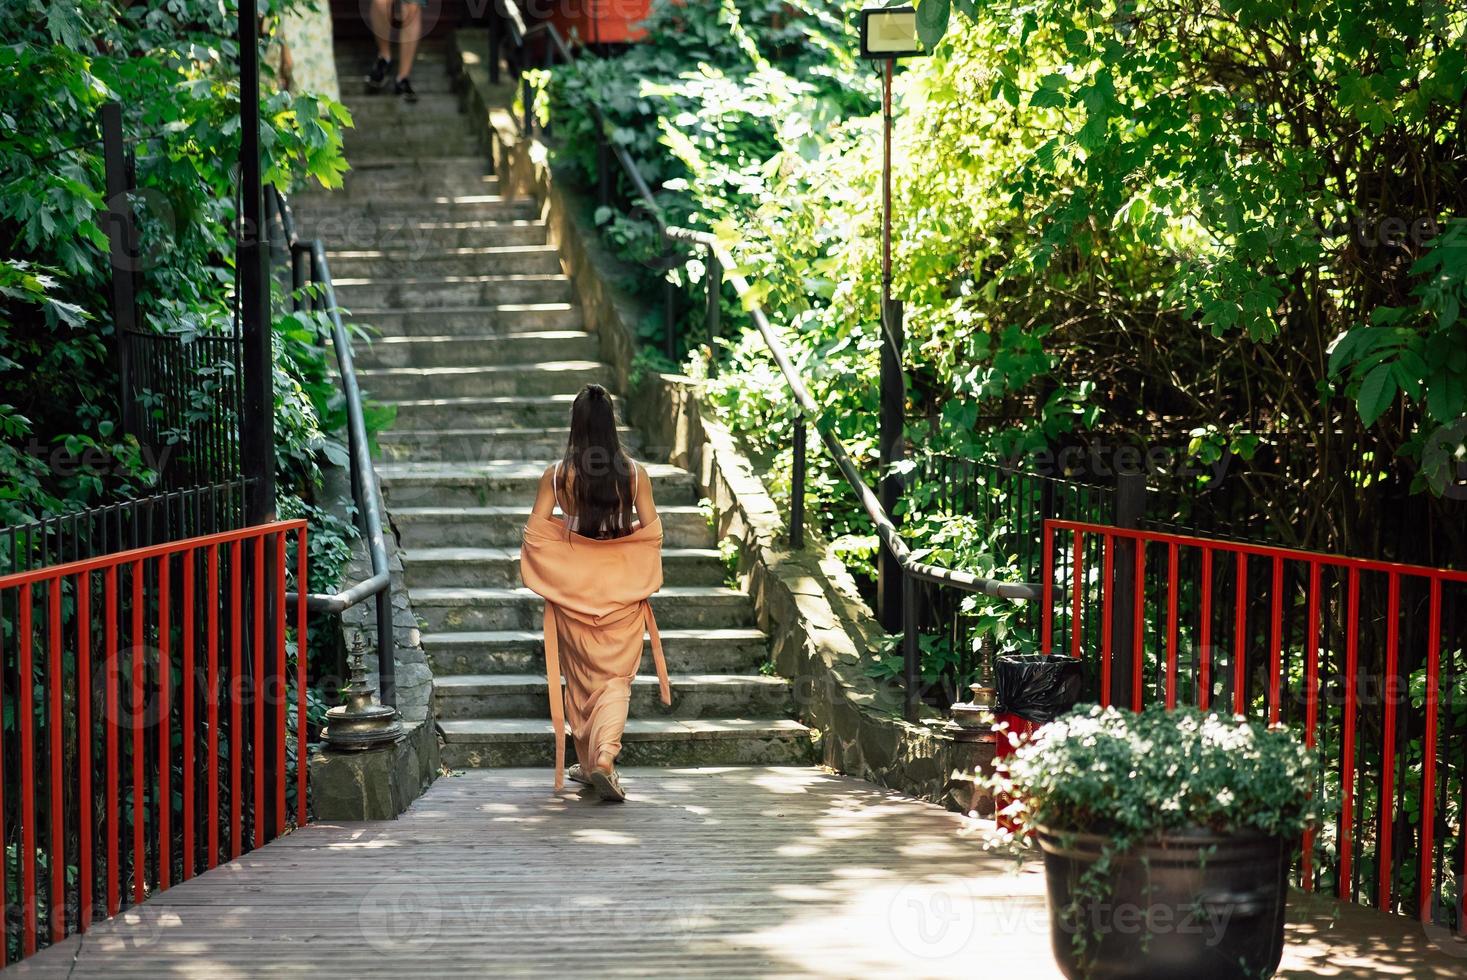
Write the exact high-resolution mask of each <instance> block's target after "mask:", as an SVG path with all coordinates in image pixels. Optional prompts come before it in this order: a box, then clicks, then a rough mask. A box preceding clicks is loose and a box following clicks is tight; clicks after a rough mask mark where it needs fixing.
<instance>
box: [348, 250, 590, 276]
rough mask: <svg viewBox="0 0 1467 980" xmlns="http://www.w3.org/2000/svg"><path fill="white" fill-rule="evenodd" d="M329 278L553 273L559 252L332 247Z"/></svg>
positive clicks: (558, 268)
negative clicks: (330, 275) (330, 276)
mask: <svg viewBox="0 0 1467 980" xmlns="http://www.w3.org/2000/svg"><path fill="white" fill-rule="evenodd" d="M327 258H328V259H329V260H330V262H331V274H332V277H333V278H335V277H338V276H339V277H341V278H343V279H375V278H385V279H391V278H395V277H398V276H405V275H407V276H417V277H423V278H432V279H438V278H448V277H451V276H482V275H499V276H503V275H555V274H558V273H559V272H560V271H561V269H560V253H559V251H557V250H556V249H554V248H552V247H551V246H549V245H480V246H474V247H471V248H441V249H422V250H412V251H410V250H405V249H366V248H362V249H333V250H332V251H331V252H330V253H329V254H328V256H327Z"/></svg>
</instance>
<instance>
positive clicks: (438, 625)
mask: <svg viewBox="0 0 1467 980" xmlns="http://www.w3.org/2000/svg"><path fill="white" fill-rule="evenodd" d="M408 597H409V598H410V599H411V600H412V604H413V612H414V613H416V614H417V617H418V620H419V621H420V623H421V624H422V627H423V629H424V630H425V631H427V632H430V633H442V632H457V631H461V630H467V631H470V632H474V631H480V630H527V629H534V628H536V627H539V626H540V625H541V623H542V617H543V614H544V608H545V603H544V600H542V599H541V598H540V597H539V596H537V595H536V594H535V593H533V592H531V591H530V590H529V589H526V588H500V589H466V588H452V589H447V588H435V589H429V588H423V589H419V588H409V589H408ZM652 612H653V615H655V616H656V617H657V624H658V626H659V627H662V626H666V627H667V628H668V629H696V628H701V627H705V626H712V627H725V626H747V625H749V624H750V623H751V622H752V621H753V618H754V605H753V603H752V602H751V601H750V599H749V597H748V596H747V595H745V594H744V593H742V592H739V591H738V590H736V589H729V588H725V587H723V586H695V585H669V586H664V587H663V588H662V590H661V591H660V592H658V593H657V594H656V595H654V596H653V597H652Z"/></svg>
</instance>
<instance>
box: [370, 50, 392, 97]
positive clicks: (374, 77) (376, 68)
mask: <svg viewBox="0 0 1467 980" xmlns="http://www.w3.org/2000/svg"><path fill="white" fill-rule="evenodd" d="M390 68H392V62H390V61H388V60H387V59H386V58H378V59H377V61H376V62H375V63H374V64H373V65H372V68H371V70H370V71H368V72H367V90H368V91H370V92H380V91H382V87H383V86H384V85H386V84H387V72H388V70H389V69H390Z"/></svg>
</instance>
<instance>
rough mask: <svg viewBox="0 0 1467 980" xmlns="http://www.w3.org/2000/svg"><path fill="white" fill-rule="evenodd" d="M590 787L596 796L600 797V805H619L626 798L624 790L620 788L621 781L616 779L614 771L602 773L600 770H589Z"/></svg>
mask: <svg viewBox="0 0 1467 980" xmlns="http://www.w3.org/2000/svg"><path fill="white" fill-rule="evenodd" d="M591 785H592V786H593V787H595V789H596V795H597V796H599V797H601V802H602V803H621V802H622V801H623V800H625V799H626V798H627V794H626V790H624V789H622V788H621V780H620V779H618V778H617V775H616V770H615V769H613V770H611V771H610V772H604V771H603V770H600V769H593V770H591Z"/></svg>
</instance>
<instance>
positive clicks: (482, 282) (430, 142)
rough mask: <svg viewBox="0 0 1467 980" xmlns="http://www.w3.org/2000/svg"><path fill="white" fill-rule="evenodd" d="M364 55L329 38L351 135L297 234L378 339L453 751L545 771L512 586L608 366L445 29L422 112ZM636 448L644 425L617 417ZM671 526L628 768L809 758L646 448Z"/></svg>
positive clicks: (420, 598)
mask: <svg viewBox="0 0 1467 980" xmlns="http://www.w3.org/2000/svg"><path fill="white" fill-rule="evenodd" d="M368 60H369V51H368V50H367V49H366V48H356V47H351V46H342V47H339V48H338V65H339V71H340V75H341V79H342V91H343V97H344V99H345V100H346V101H347V104H348V105H349V106H350V107H351V109H352V112H353V115H354V116H355V118H356V122H357V127H356V129H355V130H353V131H352V132H351V133H350V135H349V136H348V138H347V154H348V159H349V161H350V162H351V164H352V166H353V171H352V173H351V174H350V175H348V177H347V178H346V186H345V188H344V189H342V190H340V191H335V192H331V193H329V194H327V193H317V194H310V195H302V196H301V197H300V199H299V200H298V202H297V206H296V210H297V213H298V219H299V220H300V222H301V226H302V232H303V234H305V235H307V236H319V237H321V238H322V239H323V240H324V241H325V242H326V244H327V247H328V252H329V257H330V262H331V268H332V274H333V276H334V278H335V281H336V286H337V292H338V296H339V298H340V300H341V302H342V304H343V305H344V306H345V307H347V308H348V309H349V310H350V311H351V313H352V318H353V319H354V320H356V321H358V322H361V323H366V324H370V325H372V326H373V327H375V328H376V329H377V330H378V331H379V332H380V334H381V336H380V337H378V338H377V339H375V340H374V341H373V342H372V343H370V344H363V345H361V348H360V350H358V351H357V352H356V360H357V366H358V373H359V377H360V380H361V382H362V385H363V387H364V388H365V389H366V391H367V392H368V393H369V396H370V397H371V398H372V399H373V400H374V401H377V402H383V403H388V404H391V405H394V406H396V409H397V419H396V423H395V425H394V427H393V428H392V429H391V430H390V431H388V432H384V433H382V434H381V436H380V437H379V444H380V447H381V456H380V458H379V462H378V466H377V471H378V475H379V477H380V479H381V482H382V486H383V491H384V495H385V498H386V503H387V508H388V512H389V513H388V516H389V520H390V523H391V526H392V529H393V531H394V532H395V533H396V535H397V539H398V545H399V548H400V550H401V555H402V561H403V576H404V580H405V582H406V585H407V588H408V594H409V598H410V601H411V604H412V607H413V610H414V612H415V614H416V616H417V618H418V621H419V624H420V626H421V629H422V646H423V649H424V651H425V653H426V654H427V657H428V659H429V663H430V665H431V667H432V669H433V673H434V709H435V714H436V717H437V719H438V723H439V727H440V733H441V736H442V739H443V761H444V764H445V765H449V766H457V767H469V766H521V765H537V766H538V765H548V764H549V763H550V760H551V757H552V753H551V749H552V744H551V732H550V722H549V715H548V711H549V709H548V706H547V690H546V682H545V676H544V673H543V671H544V651H543V646H542V641H541V634H540V617H541V602H540V600H539V599H538V598H537V597H536V596H534V595H533V594H531V593H530V592H529V591H528V590H527V589H524V588H523V587H522V586H521V585H520V581H519V537H520V530H521V528H522V527H523V525H524V522H525V519H526V517H527V515H528V513H529V507H530V503H531V501H532V500H533V498H534V495H535V489H536V484H537V482H538V480H539V477H540V474H541V473H542V472H543V470H544V468H545V466H546V465H548V464H549V463H550V462H551V461H553V460H554V459H556V458H558V457H559V456H560V454H561V452H562V450H563V448H564V444H565V438H566V434H567V423H568V417H569V409H570V403H571V399H572V398H573V397H574V395H575V393H576V391H577V390H578V389H579V388H580V387H581V385H583V384H585V383H586V382H590V381H598V382H602V383H606V384H609V383H610V381H611V371H610V369H609V367H608V366H607V365H606V364H604V363H602V362H601V361H600V360H599V346H598V344H597V342H596V338H595V336H594V335H593V334H591V333H588V332H586V330H585V324H584V323H583V318H582V311H581V310H580V309H579V308H578V307H577V306H576V304H575V302H574V298H573V292H572V289H571V284H570V281H569V280H568V279H567V277H566V276H565V275H564V274H563V272H562V268H561V264H560V259H559V256H558V254H557V252H556V250H555V249H554V248H553V247H551V246H549V245H547V244H546V228H545V225H544V224H543V222H542V221H541V220H540V213H539V207H538V205H537V204H536V203H535V202H533V201H530V200H515V201H511V200H506V199H504V198H502V197H500V196H499V194H498V186H497V182H496V180H495V178H494V177H493V176H491V175H489V174H488V173H487V169H486V161H487V156H486V155H485V154H483V153H481V152H480V150H479V146H478V142H477V140H476V139H475V137H474V136H473V135H471V132H470V127H469V123H468V120H467V119H466V118H464V117H463V116H461V115H460V113H459V106H458V101H457V98H456V97H455V96H454V95H453V94H452V87H451V85H450V79H449V76H448V73H447V67H446V61H447V59H446V51H445V48H444V46H443V44H442V42H432V41H430V42H429V43H428V46H427V47H426V49H425V50H424V52H423V55H422V58H421V60H420V62H419V65H418V67H416V68H415V70H414V72H413V76H414V83H415V85H416V87H417V90H418V92H419V93H420V96H421V101H420V102H419V103H418V104H417V105H416V106H410V105H405V104H401V103H400V102H399V101H398V100H397V99H396V98H394V97H393V96H391V95H376V96H373V95H368V94H366V92H365V86H364V85H363V84H362V82H361V80H360V79H361V74H362V72H363V66H364V65H365V64H366V63H367V61H368ZM624 438H625V440H626V443H627V445H628V447H629V448H630V449H631V450H632V451H633V452H634V453H639V454H640V453H642V450H643V444H642V439H641V436H640V434H639V433H637V432H636V431H627V430H624ZM641 458H642V459H643V460H644V461H647V462H648V471H649V473H650V474H651V476H652V480H653V484H654V487H655V493H656V497H657V503H658V510H659V512H660V513H661V515H662V520H663V524H664V526H665V528H666V542H665V551H664V558H663V560H664V569H665V576H666V582H667V586H666V587H665V588H664V589H663V590H662V592H660V593H659V594H658V595H657V596H655V597H654V598H653V600H652V605H653V609H654V611H655V612H656V615H657V621H658V623H659V625H660V627H661V631H662V637H663V644H664V648H665V651H666V655H667V660H668V670H669V671H670V672H671V675H672V692H673V703H672V705H671V707H664V706H663V705H661V704H660V703H658V701H657V685H656V678H655V676H653V675H652V673H651V657H650V648H649V649H648V651H647V652H645V653H644V657H643V671H644V673H643V674H641V675H639V676H638V678H637V682H636V684H635V685H634V686H633V696H632V707H631V720H630V722H629V723H628V726H627V731H626V734H625V737H624V748H623V752H622V757H621V760H620V761H621V763H622V764H624V765H679V766H686V765H730V764H744V763H747V764H760V765H768V764H795V763H806V762H810V761H813V758H814V751H813V743H812V740H811V732H810V730H809V729H807V728H806V727H805V726H803V725H801V724H799V723H797V722H795V721H792V720H789V718H788V716H789V715H790V714H791V713H792V708H793V705H792V691H791V687H790V684H789V682H788V681H786V680H784V679H782V678H778V677H773V676H769V675H766V674H764V673H762V672H761V668H762V666H763V665H764V664H765V663H766V661H767V659H768V654H767V649H768V643H767V638H766V637H765V636H764V635H763V634H762V633H761V632H760V631H759V630H758V629H757V628H756V627H755V625H754V624H755V617H754V610H753V606H752V603H751V601H750V599H749V597H748V596H747V595H745V594H744V593H742V592H740V591H738V590H737V589H733V588H730V587H728V586H727V585H726V584H725V581H724V579H725V571H724V566H723V564H722V562H721V560H720V558H719V554H718V551H717V547H716V544H717V542H716V541H715V536H714V533H713V531H712V530H711V529H710V526H709V522H708V518H707V515H706V514H705V512H704V510H703V509H702V508H700V507H699V506H698V502H697V498H698V493H697V488H696V486H695V483H694V480H693V477H692V474H690V473H688V472H687V471H685V470H682V469H679V468H677V467H674V466H669V465H667V464H665V463H660V462H658V461H656V460H648V457H647V456H646V455H645V454H642V455H641Z"/></svg>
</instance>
